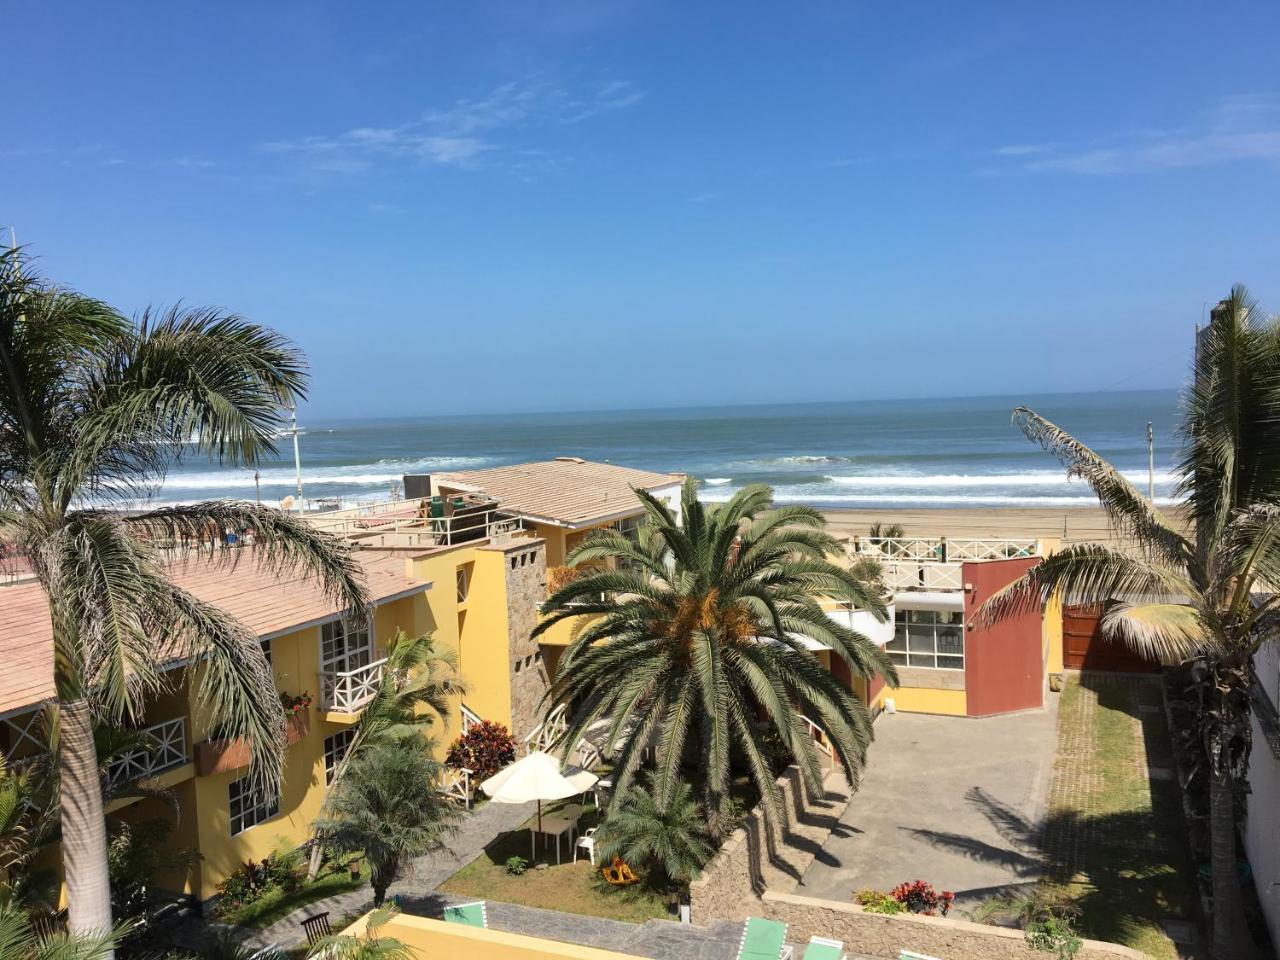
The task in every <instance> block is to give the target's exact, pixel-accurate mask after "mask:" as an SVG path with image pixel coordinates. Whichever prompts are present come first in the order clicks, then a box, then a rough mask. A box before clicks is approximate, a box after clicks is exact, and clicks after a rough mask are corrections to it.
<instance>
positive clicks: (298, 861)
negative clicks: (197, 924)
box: [218, 850, 303, 913]
mask: <svg viewBox="0 0 1280 960" xmlns="http://www.w3.org/2000/svg"><path fill="white" fill-rule="evenodd" d="M302 878H303V871H302V854H301V852H300V851H297V850H290V851H288V852H285V853H273V854H271V856H269V857H267V859H265V860H246V861H245V862H244V863H242V864H240V866H239V867H237V868H236V869H235V872H234V873H231V874H230V875H228V876H227V879H225V880H223V881H222V882H221V883H220V884H218V894H219V895H220V897H221V899H220V900H219V901H218V906H219V909H220V910H221V911H222V912H223V913H227V912H229V911H232V910H239V909H240V908H241V907H243V906H245V905H246V904H250V903H253V902H254V901H256V900H258V899H259V898H260V897H261V896H262V895H263V894H265V893H266V892H267V891H269V890H273V889H275V888H277V887H279V888H280V889H281V890H284V891H285V892H287V893H292V892H293V891H294V890H297V889H298V888H299V887H301V886H302Z"/></svg>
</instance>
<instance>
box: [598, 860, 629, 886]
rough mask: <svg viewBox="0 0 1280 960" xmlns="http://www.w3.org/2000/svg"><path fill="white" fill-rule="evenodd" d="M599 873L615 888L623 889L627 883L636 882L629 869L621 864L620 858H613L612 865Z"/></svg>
mask: <svg viewBox="0 0 1280 960" xmlns="http://www.w3.org/2000/svg"><path fill="white" fill-rule="evenodd" d="M600 872H601V873H602V874H603V875H604V878H605V879H606V880H608V881H609V882H610V883H612V884H613V885H614V886H615V887H625V886H626V885H627V884H628V883H635V882H636V875H635V874H634V873H632V872H631V868H630V867H628V866H627V865H626V864H625V863H623V862H622V858H621V857H614V858H613V863H612V864H610V865H609V866H607V867H605V868H604V869H603V870H601V871H600Z"/></svg>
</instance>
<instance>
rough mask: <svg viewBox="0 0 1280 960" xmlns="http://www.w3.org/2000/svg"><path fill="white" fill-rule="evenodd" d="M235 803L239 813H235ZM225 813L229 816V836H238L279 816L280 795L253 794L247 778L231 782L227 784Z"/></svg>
mask: <svg viewBox="0 0 1280 960" xmlns="http://www.w3.org/2000/svg"><path fill="white" fill-rule="evenodd" d="M237 803H238V804H239V807H240V811H239V813H237V812H236V805H237ZM227 813H228V814H229V815H230V828H231V836H233V837H236V836H239V835H240V834H242V833H244V832H245V831H246V830H250V829H252V828H253V827H256V826H257V825H258V824H260V823H266V822H267V821H268V820H271V819H273V818H275V817H278V816H280V795H279V794H276V795H275V796H267V795H266V794H263V793H257V794H255V793H254V792H253V787H252V784H251V782H250V779H249V778H248V777H241V778H240V779H239V780H232V781H231V782H230V783H229V784H227ZM237 827H238V829H237Z"/></svg>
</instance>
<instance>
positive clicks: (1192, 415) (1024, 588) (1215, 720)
mask: <svg viewBox="0 0 1280 960" xmlns="http://www.w3.org/2000/svg"><path fill="white" fill-rule="evenodd" d="M1014 418H1015V420H1016V421H1017V422H1018V424H1019V425H1020V426H1021V427H1022V430H1023V432H1024V433H1025V434H1026V435H1027V436H1028V437H1029V438H1030V439H1032V440H1034V441H1036V442H1038V443H1039V444H1040V445H1041V446H1043V447H1044V448H1045V449H1046V450H1048V451H1049V452H1051V453H1053V454H1054V455H1056V456H1057V457H1058V458H1059V459H1060V460H1061V461H1062V462H1063V463H1064V464H1065V465H1066V466H1067V470H1068V473H1069V474H1071V475H1073V476H1078V477H1082V478H1083V479H1084V480H1086V481H1087V482H1088V483H1089V485H1090V486H1091V487H1092V488H1093V490H1094V492H1095V493H1096V494H1097V495H1098V499H1099V500H1100V501H1101V503H1102V506H1103V507H1104V508H1105V509H1106V511H1107V514H1108V515H1109V516H1110V518H1111V520H1112V521H1113V523H1114V524H1115V525H1116V527H1117V528H1118V529H1119V530H1120V531H1121V532H1122V534H1124V535H1126V537H1127V539H1128V540H1129V541H1130V543H1129V544H1128V548H1127V549H1126V548H1112V547H1108V546H1102V545H1098V544H1080V545H1076V546H1071V547H1067V548H1066V549H1064V550H1062V551H1060V552H1058V553H1056V554H1054V555H1053V556H1051V557H1048V558H1047V559H1045V560H1044V561H1042V562H1041V563H1040V564H1039V565H1038V566H1036V567H1033V568H1032V569H1031V570H1030V571H1028V572H1027V573H1026V574H1025V575H1024V576H1023V577H1022V578H1021V579H1019V580H1017V581H1015V582H1014V583H1013V584H1010V585H1009V586H1008V587H1006V588H1005V589H1004V590H1003V591H1001V592H1000V593H998V594H996V595H995V596H993V597H992V598H991V599H990V600H988V601H987V603H986V604H985V605H984V607H983V609H982V611H980V615H981V616H982V617H983V618H984V619H986V620H988V621H990V620H996V619H999V618H1000V617H1003V616H1006V615H1008V614H1010V613H1012V612H1015V611H1018V610H1025V609H1028V608H1031V607H1038V606H1042V605H1043V604H1044V603H1046V602H1047V601H1048V599H1049V598H1050V597H1051V596H1053V595H1055V594H1058V593H1060V594H1061V595H1062V597H1063V598H1064V599H1065V600H1066V601H1068V602H1072V603H1108V602H1111V601H1118V602H1114V603H1112V605H1111V606H1110V607H1109V608H1108V609H1107V611H1106V613H1105V614H1104V616H1103V620H1102V629H1103V631H1104V634H1105V635H1106V636H1107V637H1109V638H1112V639H1114V640H1116V641H1120V642H1124V643H1126V644H1128V645H1129V646H1131V647H1133V648H1134V649H1135V650H1137V651H1139V652H1141V653H1143V654H1146V655H1147V656H1150V657H1153V658H1157V659H1159V660H1160V661H1162V662H1164V663H1167V664H1178V663H1185V662H1187V661H1196V664H1197V666H1196V670H1195V673H1194V675H1195V676H1197V678H1198V683H1197V686H1198V693H1199V696H1200V699H1201V703H1202V708H1201V712H1200V716H1199V731H1198V733H1199V740H1200V743H1201V745H1202V746H1203V750H1204V760H1205V767H1206V769H1207V773H1208V779H1209V806H1210V814H1209V826H1210V833H1211V860H1212V869H1213V903H1214V907H1213V953H1214V956H1215V957H1217V958H1219V960H1227V958H1235V957H1244V956H1249V955H1251V954H1252V950H1251V949H1250V947H1249V943H1250V938H1249V934H1248V931H1247V929H1246V927H1245V920H1244V910H1243V905H1242V902H1241V892H1240V887H1239V884H1238V882H1237V880H1236V809H1237V799H1238V798H1239V797H1241V796H1242V794H1243V789H1242V787H1243V784H1244V779H1245V776H1246V775H1247V772H1248V763H1249V750H1250V739H1251V729H1250V720H1249V690H1250V672H1251V664H1252V660H1253V655H1254V654H1255V653H1256V652H1257V650H1258V648H1259V647H1260V646H1261V645H1262V644H1264V643H1267V642H1270V641H1271V640H1273V639H1274V637H1275V630H1276V626H1277V624H1278V623H1280V323H1277V321H1276V320H1275V319H1274V318H1267V317H1264V316H1263V315H1262V314H1261V313H1260V312H1259V311H1258V309H1257V307H1256V305H1255V304H1254V303H1253V301H1252V300H1251V299H1250V297H1249V295H1248V293H1247V292H1246V291H1245V289H1244V288H1243V287H1238V286H1237V287H1236V288H1234V289H1233V290H1232V292H1231V296H1230V297H1229V298H1228V299H1227V300H1225V301H1223V302H1222V303H1221V304H1220V305H1219V307H1218V308H1217V309H1216V310H1214V311H1213V314H1212V318H1211V320H1210V323H1209V325H1208V327H1207V328H1206V329H1205V330H1204V331H1203V332H1202V333H1201V334H1200V339H1199V342H1198V344H1197V350H1196V359H1195V365H1194V377H1193V382H1192V384H1191V385H1190V387H1189V388H1188V389H1187V391H1186V395H1185V397H1184V412H1183V422H1182V433H1183V436H1184V445H1183V450H1182V454H1181V459H1180V462H1179V467H1178V472H1179V492H1180V493H1181V494H1182V495H1183V496H1185V498H1186V502H1187V515H1188V518H1189V520H1190V521H1191V523H1192V525H1193V527H1194V534H1193V535H1192V536H1187V535H1185V534H1184V533H1183V532H1182V530H1181V529H1180V527H1179V525H1178V524H1177V523H1175V522H1174V521H1172V520H1171V519H1170V518H1168V517H1166V516H1165V515H1164V514H1162V513H1161V511H1159V510H1158V509H1156V508H1155V506H1153V505H1152V504H1151V503H1149V502H1148V501H1147V500H1146V499H1144V498H1143V496H1142V495H1141V494H1140V493H1139V492H1138V490H1137V489H1135V488H1134V486H1133V485H1132V484H1131V483H1129V481H1128V480H1126V479H1125V478H1124V476H1123V475H1122V474H1121V473H1120V472H1119V471H1118V470H1116V469H1115V468H1114V467H1113V466H1111V464H1109V463H1107V462H1106V461H1105V460H1104V459H1103V458H1102V457H1100V456H1098V454H1096V453H1095V452H1094V451H1092V450H1090V449H1089V448H1088V447H1087V446H1085V445H1084V444H1083V443H1081V442H1080V441H1079V440H1077V439H1075V438H1074V437H1072V436H1071V435H1070V434H1068V433H1067V432H1066V431H1065V430H1062V429H1061V428H1059V427H1057V426H1055V425H1054V424H1052V423H1050V422H1049V421H1048V420H1046V419H1044V418H1043V417H1041V416H1039V415H1038V414H1036V413H1035V412H1034V411H1032V410H1029V409H1027V408H1026V407H1019V408H1018V409H1017V410H1015V411H1014Z"/></svg>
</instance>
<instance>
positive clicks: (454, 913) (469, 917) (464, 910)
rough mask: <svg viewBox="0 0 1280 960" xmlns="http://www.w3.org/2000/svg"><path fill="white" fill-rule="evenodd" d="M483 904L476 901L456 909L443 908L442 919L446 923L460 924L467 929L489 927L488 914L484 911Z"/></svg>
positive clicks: (480, 901)
mask: <svg viewBox="0 0 1280 960" xmlns="http://www.w3.org/2000/svg"><path fill="white" fill-rule="evenodd" d="M484 904H485V902H484V901H483V900H477V901H476V902H475V903H462V904H459V905H458V906H456V907H445V908H444V919H445V922H446V923H462V924H465V925H466V926H468V927H483V928H485V929H487V928H488V926H489V913H488V911H487V910H485V906H484Z"/></svg>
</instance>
